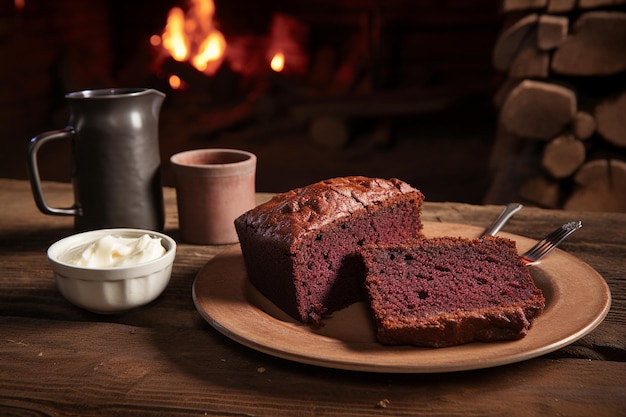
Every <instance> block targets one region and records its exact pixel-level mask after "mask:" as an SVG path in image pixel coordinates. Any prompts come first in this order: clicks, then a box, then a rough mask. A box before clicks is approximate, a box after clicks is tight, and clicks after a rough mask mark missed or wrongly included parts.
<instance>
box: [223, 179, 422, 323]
mask: <svg viewBox="0 0 626 417" xmlns="http://www.w3.org/2000/svg"><path fill="white" fill-rule="evenodd" d="M423 199H424V196H423V195H422V193H421V192H420V191H418V190H416V189H415V188H413V187H411V186H409V185H408V184H406V183H405V182H402V181H400V180H397V179H390V180H385V179H377V178H366V177H357V176H355V177H342V178H334V179H329V180H326V181H321V182H318V183H315V184H312V185H309V186H307V187H303V188H298V189H295V190H292V191H288V192H286V193H283V194H279V195H276V196H275V197H274V198H272V200H270V201H269V202H267V203H265V204H262V205H260V206H257V207H256V208H254V209H252V210H250V211H248V212H246V213H244V214H243V215H241V216H240V217H239V218H237V219H236V220H235V228H236V230H237V234H238V236H239V241H240V243H241V250H242V253H243V257H244V261H245V265H246V270H247V272H248V278H249V279H250V281H251V282H252V284H254V286H255V287H256V288H257V289H258V290H259V291H260V292H261V293H262V294H263V295H265V296H266V297H267V298H268V299H269V300H270V301H272V302H273V303H274V304H276V305H277V306H278V307H280V308H281V309H282V310H284V311H285V312H287V313H289V314H290V315H292V316H293V317H295V318H296V319H298V320H300V321H302V322H304V323H318V322H319V321H320V320H321V319H322V317H323V316H324V315H326V314H329V313H331V312H333V311H335V310H338V309H340V308H343V307H346V306H348V305H350V304H352V303H354V302H355V301H358V300H360V299H363V297H364V287H363V271H362V266H363V264H362V262H361V261H360V258H359V257H358V255H357V248H359V247H360V246H362V245H366V244H382V243H400V242H404V241H406V240H408V239H416V238H420V237H422V234H421V229H422V223H421V219H420V215H421V206H422V202H423Z"/></svg>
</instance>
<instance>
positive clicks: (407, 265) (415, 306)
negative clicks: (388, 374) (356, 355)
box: [361, 237, 545, 347]
mask: <svg viewBox="0 0 626 417" xmlns="http://www.w3.org/2000/svg"><path fill="white" fill-rule="evenodd" d="M361 254H362V256H363V260H364V264H365V267H366V275H367V278H366V281H365V283H366V288H367V292H368V295H369V298H370V302H371V309H372V313H373V316H374V319H375V321H376V324H377V327H378V340H379V341H380V342H381V343H385V344H413V345H416V346H432V347H443V346H451V345H457V344H462V343H469V342H474V341H483V342H491V341H496V340H511V339H519V338H521V337H524V336H525V335H526V333H527V332H528V329H529V328H530V325H531V322H532V320H533V319H534V318H535V317H536V316H537V315H539V314H541V312H542V311H543V308H544V305H545V300H544V297H543V294H542V293H541V291H540V290H539V289H538V288H537V287H536V286H535V284H534V282H533V280H532V277H531V276H530V274H529V272H528V269H527V267H526V266H525V264H524V263H523V262H522V260H521V258H520V257H519V255H518V254H517V251H516V246H515V242H514V241H512V240H509V239H505V238H492V237H488V238H485V239H482V240H481V239H473V240H470V239H463V238H448V237H444V238H435V239H422V240H419V241H414V242H410V243H408V244H400V245H370V246H367V247H364V248H362V249H361Z"/></svg>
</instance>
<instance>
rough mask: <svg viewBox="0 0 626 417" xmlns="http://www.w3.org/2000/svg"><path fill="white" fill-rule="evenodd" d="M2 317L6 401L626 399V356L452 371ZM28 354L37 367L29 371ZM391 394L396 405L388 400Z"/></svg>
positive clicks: (36, 406) (316, 405) (443, 405)
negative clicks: (328, 363) (321, 362)
mask: <svg viewBox="0 0 626 417" xmlns="http://www.w3.org/2000/svg"><path fill="white" fill-rule="evenodd" d="M0 326H1V327H2V328H4V329H7V328H9V329H10V330H9V331H8V332H3V337H2V341H1V342H2V343H1V344H0V354H1V355H2V358H3V361H2V373H0V392H3V393H5V398H6V394H10V398H9V399H8V401H6V400H4V401H2V403H3V406H0V411H3V408H4V411H8V410H11V409H13V410H14V411H15V410H18V409H21V410H23V411H26V410H30V411H33V412H34V411H37V410H38V411H40V412H41V411H44V412H45V413H46V414H50V415H51V414H55V413H58V414H61V415H70V414H77V415H82V416H92V415H94V416H95V415H103V414H105V415H110V414H113V413H117V414H121V415H134V414H135V413H138V412H139V410H141V409H143V410H150V414H151V415H188V414H190V413H194V414H208V415H234V414H237V415H262V416H266V415H267V416H287V415H294V414H297V415H302V416H309V415H315V416H320V415H328V416H330V415H342V416H370V415H389V413H392V414H393V415H432V414H433V412H435V413H436V414H439V415H464V416H480V415H485V412H486V411H487V410H489V411H488V414H489V415H502V414H506V415H510V416H527V415H529V414H531V415H533V414H542V415H553V414H561V415H594V416H612V415H616V414H617V413H619V412H621V410H622V408H621V407H623V406H624V405H626V394H625V393H624V391H623V387H624V385H625V384H626V363H623V362H608V361H601V360H592V361H589V360H576V359H562V358H558V357H557V358H555V359H551V358H549V357H546V358H540V359H535V360H531V361H527V362H524V363H521V364H514V365H510V366H506V367H500V368H494V369H486V370H481V371H473V372H464V373H459V374H454V375H453V376H451V375H446V374H439V375H437V374H435V375H393V374H369V373H355V372H348V371H334V370H329V369H325V368H316V367H312V366H307V365H301V364H297V363H291V362H288V361H284V360H281V359H277V358H273V357H269V356H267V355H264V354H261V353H258V352H255V351H252V350H250V349H247V348H244V347H242V346H239V345H236V344H234V343H232V342H230V341H229V340H227V339H225V338H224V337H223V336H221V335H220V334H218V333H217V332H216V331H215V330H213V329H211V328H208V327H207V328H205V329H203V330H202V331H196V330H194V329H184V328H183V329H181V328H158V329H155V328H141V327H134V326H127V325H119V324H109V323H84V322H63V321H56V320H43V319H38V320H34V319H15V318H7V317H2V318H0ZM77 337H78V338H80V340H76V338H77ZM68 342H69V343H71V344H69V343H68ZM24 366H28V367H29V368H30V369H32V370H33V372H30V373H27V374H25V373H24V372H23V369H24ZM581 374H584V375H585V384H586V386H585V387H584V388H583V389H581V387H580V383H579V376H580V375H581ZM609 375H610V376H611V377H610V378H609V377H607V376H609ZM75 387H76V388H77V387H80V389H75ZM455 387H456V388H455ZM460 387H462V389H460ZM502 398H506V401H503V400H502ZM433 399H435V400H434V401H433ZM383 400H386V402H385V404H387V408H382V407H381V406H380V405H379V404H381V401H383ZM425 403H428V404H429V407H424V404H425ZM469 403H471V404H473V406H472V407H468V406H467V404H469ZM478 403H480V404H481V406H480V408H478V407H476V404H478Z"/></svg>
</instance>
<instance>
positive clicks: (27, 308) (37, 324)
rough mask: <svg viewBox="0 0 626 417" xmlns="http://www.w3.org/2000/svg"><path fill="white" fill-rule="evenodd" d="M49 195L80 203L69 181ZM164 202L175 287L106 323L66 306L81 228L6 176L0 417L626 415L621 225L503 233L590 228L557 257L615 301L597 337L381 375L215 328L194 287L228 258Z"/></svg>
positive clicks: (475, 215) (474, 220)
mask: <svg viewBox="0 0 626 417" xmlns="http://www.w3.org/2000/svg"><path fill="white" fill-rule="evenodd" d="M44 192H45V195H46V196H47V199H48V202H49V203H51V204H53V203H54V204H60V205H63V204H66V205H70V204H71V203H72V196H71V186H70V185H69V184H62V183H45V186H44ZM258 198H259V202H260V201H263V200H265V199H267V198H269V196H268V195H259V196H258ZM165 199H166V219H167V221H166V228H165V232H166V233H168V234H170V235H171V236H172V237H174V238H175V239H176V240H177V242H178V243H179V246H178V251H177V257H176V260H175V262H174V269H173V274H172V279H171V281H170V284H169V286H168V287H167V288H166V290H165V291H164V293H163V294H162V295H161V297H159V298H158V299H157V300H155V301H154V302H153V303H151V304H149V305H147V306H145V307H142V308H139V309H136V310H132V311H129V312H127V313H124V314H119V315H110V316H108V315H107V316H101V315H96V314H93V313H89V312H87V311H84V310H81V309H79V308H77V307H74V306H73V305H71V304H70V303H69V302H67V301H66V300H64V299H63V297H62V296H61V295H60V294H59V293H58V291H57V290H56V287H55V284H54V280H53V277H52V272H51V270H50V267H49V266H48V263H47V259H46V255H45V252H46V249H47V247H48V246H49V245H50V244H52V243H53V242H54V241H56V240H58V239H60V238H62V237H64V236H67V235H69V234H72V233H73V230H72V227H73V220H72V219H71V218H65V217H55V216H48V215H44V214H41V213H40V212H39V211H38V210H37V208H36V206H35V204H34V201H33V199H32V196H31V192H30V187H29V184H28V183H27V182H26V181H20V180H3V179H0V415H80V416H92V415H111V414H118V415H125V416H133V415H148V414H149V415H163V416H179V415H180V416H183V415H212V416H233V415H250V416H252V415H255V416H291V415H297V416H370V415H394V416H398V415H399V416H402V415H407V416H408V415H431V416H432V415H442V416H443V415H446V416H452V415H463V416H490V415H493V416H501V415H505V414H506V415H508V416H529V415H544V416H546V415H567V416H588V415H593V416H618V415H625V411H624V410H626V389H625V387H626V364H625V360H626V279H625V275H626V260H625V259H624V257H625V255H626V214H620V213H585V212H572V211H569V212H568V211H560V210H553V211H549V210H543V209H536V208H530V207H526V208H524V209H523V210H522V211H521V212H519V213H517V214H516V215H515V217H513V219H511V220H510V221H509V223H508V224H507V225H506V226H505V227H504V228H503V231H506V232H510V233H514V234H518V235H521V236H526V237H529V238H532V239H539V238H541V237H543V236H544V235H545V234H546V233H547V232H549V231H550V230H552V229H554V228H555V227H556V226H558V225H559V224H562V223H565V222H566V221H569V220H578V219H580V220H582V222H583V224H584V228H583V229H581V230H580V231H578V232H576V233H575V234H574V235H572V236H571V237H570V238H569V239H568V240H567V241H566V242H564V243H563V245H562V246H561V248H562V249H563V250H565V251H566V252H569V253H570V254H572V255H574V256H576V257H578V258H579V259H581V260H582V261H584V262H586V263H588V264H589V265H591V266H592V267H593V268H594V269H595V270H596V271H598V272H599V273H600V274H601V275H602V276H603V277H604V279H605V280H606V281H607V283H608V285H609V288H610V289H611V293H612V299H613V301H612V305H611V309H610V311H609V314H608V316H607V317H606V319H605V320H604V322H603V323H602V324H600V326H598V328H596V329H595V330H594V331H593V332H592V333H590V334H589V335H587V336H585V337H584V338H582V339H581V340H579V341H577V342H575V343H574V344H572V345H570V346H567V347H565V348H563V349H560V350H558V351H556V352H553V353H551V354H549V355H546V356H542V357H539V358H536V359H532V360H529V361H525V362H520V363H516V364H512V365H506V366H501V367H495V368H489V369H484V370H476V371H466V372H456V373H442V374H427V375H420V374H394V373H388V374H387V373H382V374H381V373H368V372H356V371H344V370H335V369H329V368H324V367H316V366H312V365H305V364H300V363H296V362H292V361H288V360H284V359H280V358H275V357H273V356H269V355H266V354H263V353H260V352H257V351H255V350H252V349H249V348H247V347H245V346H242V345H239V344H238V343H236V342H233V341H231V340H230V339H228V338H226V337H224V336H223V335H221V334H220V333H219V332H218V331H217V330H215V329H213V328H212V327H211V326H210V325H208V324H207V323H206V322H205V321H204V320H203V319H202V318H201V316H200V315H199V313H198V312H197V311H196V309H195V308H194V305H193V301H192V297H191V288H192V284H193V280H194V278H195V276H196V274H197V272H198V271H199V270H200V269H201V268H202V267H203V266H204V265H205V264H206V263H207V262H208V261H209V260H210V259H211V258H212V257H214V256H215V255H216V254H218V253H220V252H221V251H222V250H223V249H225V247H213V246H200V245H189V244H185V243H184V242H181V241H180V239H179V236H178V222H177V214H176V197H175V192H174V190H172V189H170V188H166V189H165ZM501 208H502V207H500V206H474V205H468V204H461V203H428V202H427V203H425V205H424V210H423V218H424V220H427V221H433V222H445V223H461V224H468V225H475V226H481V227H486V226H487V225H488V224H489V223H490V222H491V221H492V220H493V219H494V218H495V217H496V216H497V214H498V213H499V212H500V210H501ZM294 343H298V341H297V340H294Z"/></svg>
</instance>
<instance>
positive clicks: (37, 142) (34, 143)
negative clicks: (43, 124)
mask: <svg viewBox="0 0 626 417" xmlns="http://www.w3.org/2000/svg"><path fill="white" fill-rule="evenodd" d="M73 136H74V130H73V129H70V128H65V129H60V130H53V131H50V132H44V133H40V134H39V135H37V136H35V137H33V138H32V139H31V140H30V142H29V143H28V158H27V160H28V175H29V178H30V186H31V189H32V191H33V197H34V198H35V203H36V204H37V208H38V209H39V210H40V211H41V212H42V213H44V214H55V215H60V216H78V215H80V208H79V207H78V206H77V205H76V204H74V206H72V207H68V208H56V207H50V206H49V205H48V204H47V203H46V200H45V198H44V196H43V191H42V188H41V179H40V178H39V166H38V164H37V155H38V152H39V149H40V148H41V147H42V146H43V145H44V144H45V143H47V142H50V141H52V140H57V139H70V140H71V139H72V138H73Z"/></svg>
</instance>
